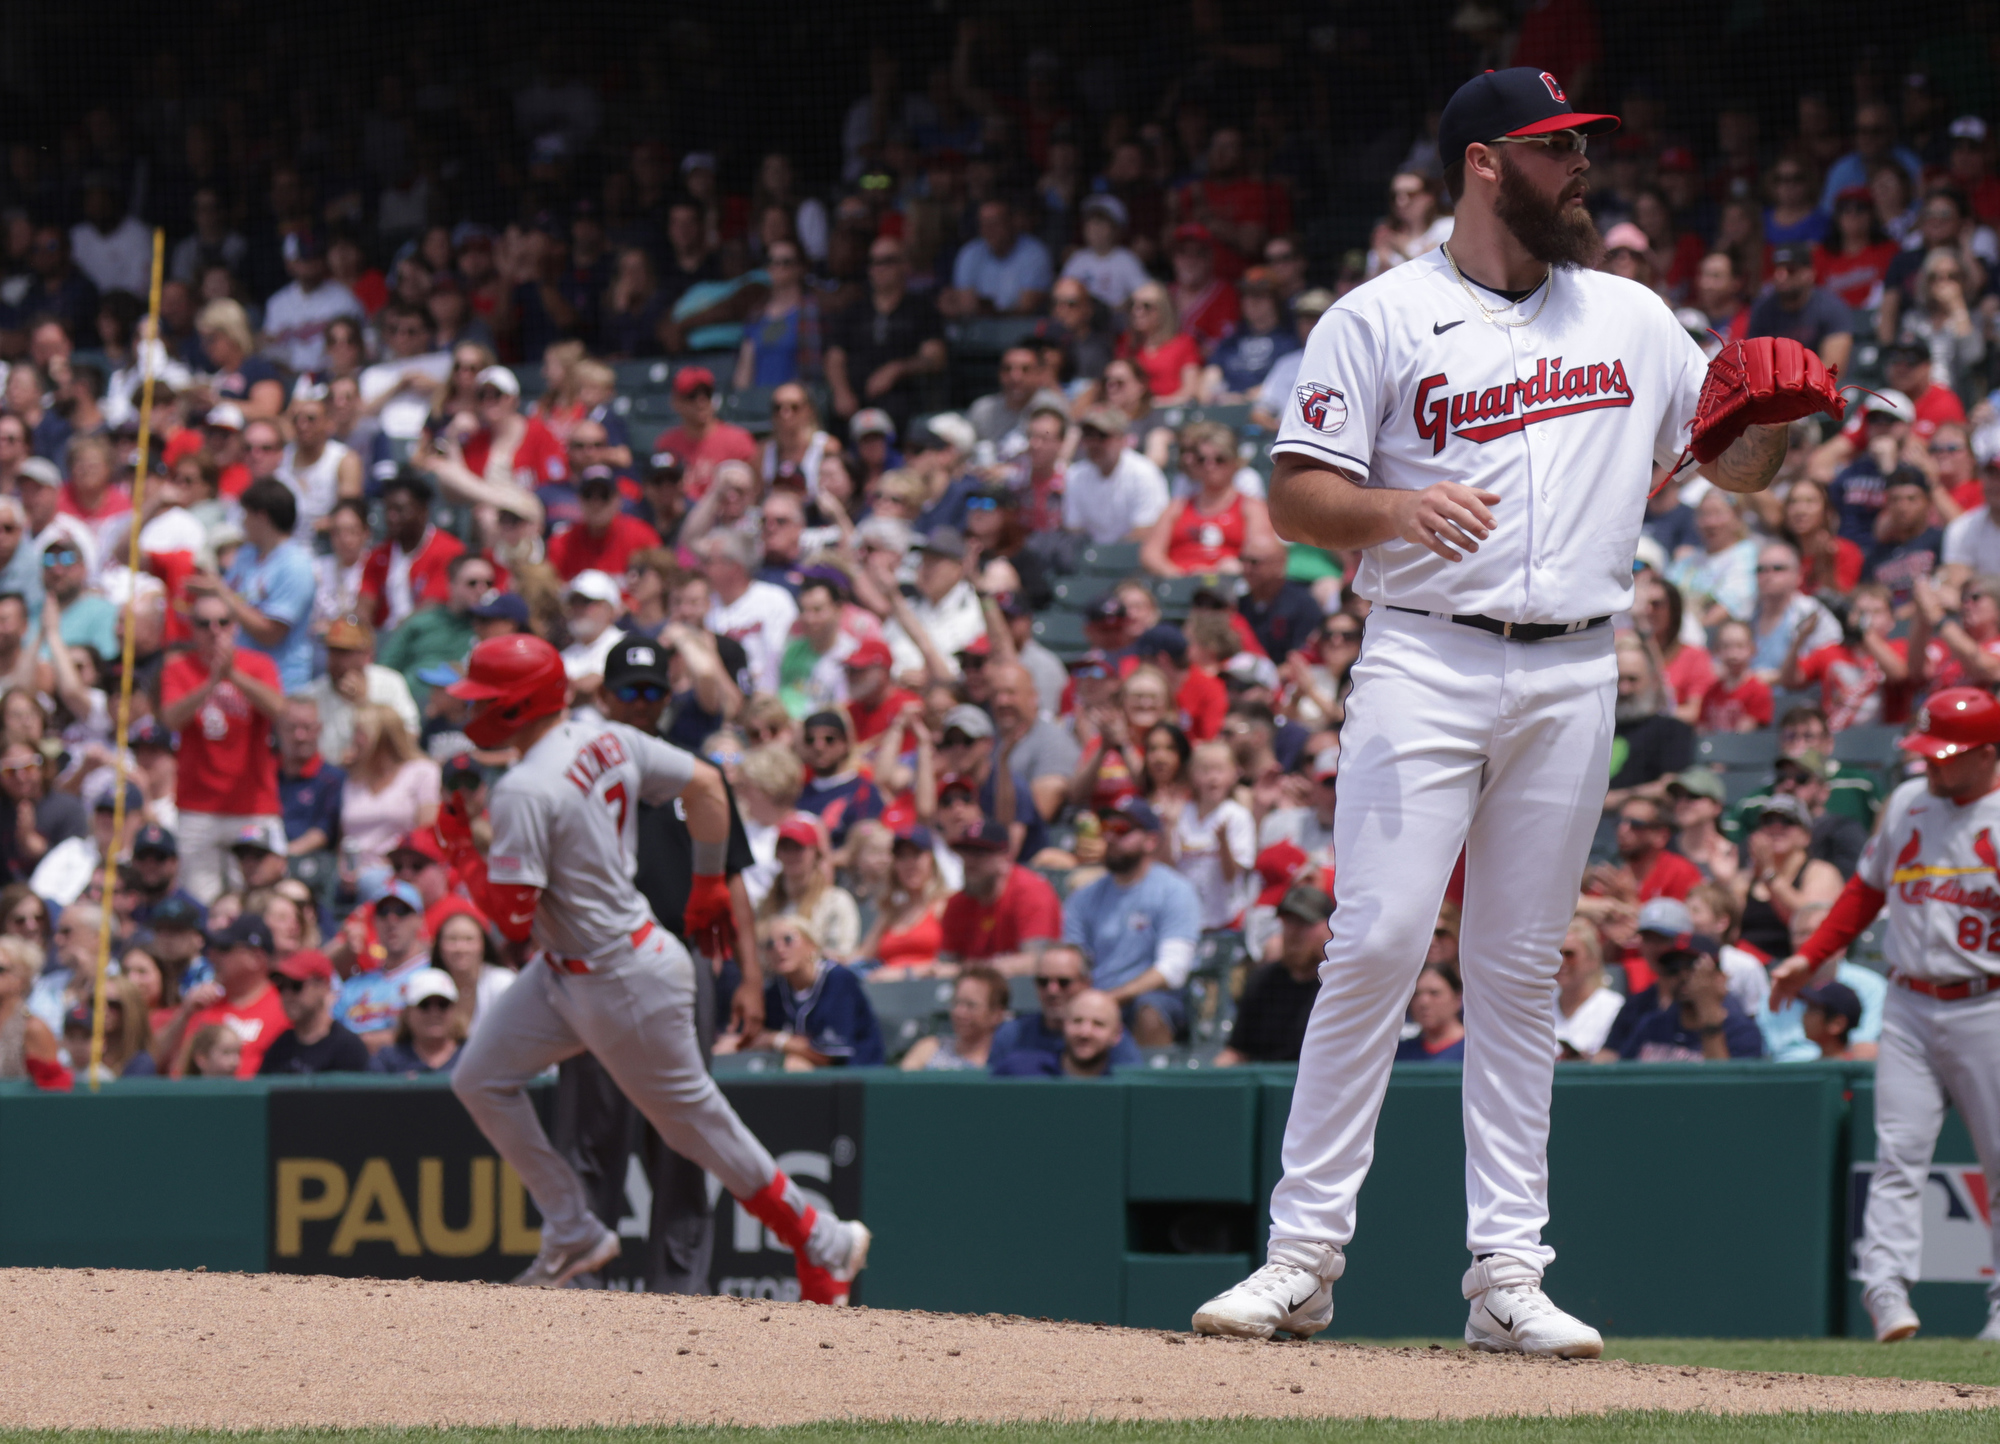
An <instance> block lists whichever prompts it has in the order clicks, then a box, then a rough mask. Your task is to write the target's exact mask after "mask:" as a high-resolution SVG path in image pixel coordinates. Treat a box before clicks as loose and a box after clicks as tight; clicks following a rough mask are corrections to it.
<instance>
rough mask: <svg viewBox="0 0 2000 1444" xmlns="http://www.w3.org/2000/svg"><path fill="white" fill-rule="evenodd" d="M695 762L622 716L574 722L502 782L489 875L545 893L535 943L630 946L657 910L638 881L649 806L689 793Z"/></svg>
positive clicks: (585, 954) (563, 947) (572, 950)
mask: <svg viewBox="0 0 2000 1444" xmlns="http://www.w3.org/2000/svg"><path fill="white" fill-rule="evenodd" d="M693 776H694V758H693V757H692V756H690V755H689V754H688V753H685V752H683V751H681V750H680V748H678V747H670V746H668V745H667V744H666V743H664V742H662V741H660V739H659V738H657V737H649V736H647V735H646V734H645V733H643V732H640V731H638V730H637V729H635V728H632V727H627V726H625V725H624V724H623V723H619V722H584V721H579V720H577V719H575V718H571V719H569V720H568V721H566V722H564V723H563V724H562V725H561V726H559V727H556V728H554V729H552V730H551V731H550V732H549V733H548V735H547V736H545V737H543V738H542V739H541V740H540V741H539V742H537V743H536V744H535V745H534V746H533V747H531V748H529V749H528V755H527V756H525V757H523V758H522V759H521V760H520V761H519V762H517V763H515V764H514V765H513V766H512V767H510V768H508V769H507V772H506V775H505V776H503V777H502V778H501V779H500V780H499V782H497V783H495V784H494V787H493V801H492V808H491V811H492V817H493V844H492V847H491V848H490V849H489V850H488V853H487V859H486V869H487V876H488V877H489V878H490V879H491V880H492V881H494V882H496V883H516V884H520V885H523V886H527V887H538V888H540V889H541V890H542V900H541V906H540V908H538V909H537V911H536V913H535V927H534V932H533V934H532V940H533V942H534V943H535V945H536V946H537V947H540V948H543V949H546V950H547V951H548V952H550V953H553V954H555V955H556V956H557V957H565V958H582V959H585V960H591V959H596V958H608V957H612V956H615V955H618V954H621V953H625V952H629V951H630V950H631V946H632V935H633V933H635V932H637V931H638V930H639V929H640V928H642V927H644V926H645V925H646V924H647V923H649V922H651V921H653V915H652V913H651V912H649V911H648V910H647V907H646V900H645V899H644V898H642V897H641V896H640V895H639V890H638V889H637V888H636V887H634V886H633V884H632V878H633V876H634V874H635V872H636V871H637V868H638V846H639V804H640V803H642V802H650V803H655V804H658V803H663V802H668V801H671V800H672V799H673V798H676V797H678V796H680V794H681V790H682V789H683V788H685V787H686V786H687V784H688V782H689V780H690V779H692V778H693Z"/></svg>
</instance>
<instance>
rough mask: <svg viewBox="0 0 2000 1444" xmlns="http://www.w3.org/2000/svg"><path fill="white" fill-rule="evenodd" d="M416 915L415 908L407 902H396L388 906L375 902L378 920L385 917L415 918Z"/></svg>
mask: <svg viewBox="0 0 2000 1444" xmlns="http://www.w3.org/2000/svg"><path fill="white" fill-rule="evenodd" d="M416 915H417V914H416V912H415V910H414V909H412V908H411V907H410V906H409V905H408V904H407V903H394V904H391V905H388V906H384V905H383V904H382V903H376V904H375V918H376V921H378V922H379V921H381V920H382V919H383V918H413V917H415V916H416Z"/></svg>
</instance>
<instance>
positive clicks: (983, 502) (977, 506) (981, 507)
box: [965, 496, 1000, 511]
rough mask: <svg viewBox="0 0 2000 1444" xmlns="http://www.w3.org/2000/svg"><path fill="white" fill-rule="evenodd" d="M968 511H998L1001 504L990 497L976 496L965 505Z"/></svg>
mask: <svg viewBox="0 0 2000 1444" xmlns="http://www.w3.org/2000/svg"><path fill="white" fill-rule="evenodd" d="M965 509H966V510H967V511H998V510H999V509H1000V503H999V502H998V501H996V500H995V499H994V498H992V497H990V496H975V497H971V498H969V499H968V500H967V501H966V503H965Z"/></svg>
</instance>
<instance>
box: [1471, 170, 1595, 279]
mask: <svg viewBox="0 0 2000 1444" xmlns="http://www.w3.org/2000/svg"><path fill="white" fill-rule="evenodd" d="M1496 148H1497V149H1498V150H1499V151H1500V194H1499V196H1498V198H1497V199H1496V200H1495V202H1494V205H1493V213H1494V214H1495V215H1496V216H1498V217H1499V219H1500V223H1501V224H1502V225H1504V226H1506V227H1507V229H1508V230H1510V231H1512V232H1513V233H1514V239H1515V240H1517V241H1519V242H1520V243H1521V245H1522V247H1523V248H1524V249H1525V250H1526V251H1527V252H1528V254H1529V255H1531V256H1533V257H1534V258H1535V259H1536V260H1538V261H1540V262H1542V263H1543V264H1545V265H1550V266H1563V267H1568V268H1572V269H1586V270H1587V269H1589V268H1590V267H1592V266H1595V265H1596V264H1597V258H1598V257H1599V256H1600V255H1602V254H1603V252H1604V240H1603V238H1602V237H1601V236H1599V235H1598V234H1597V222H1596V221H1594V220H1593V219H1591V215H1590V212H1589V211H1588V210H1586V209H1585V208H1584V207H1583V206H1581V205H1572V204H1571V203H1570V202H1571V201H1572V200H1574V199H1575V198H1577V197H1579V196H1581V195H1582V194H1583V193H1584V192H1585V191H1586V190H1587V189H1589V187H1588V185H1587V184H1586V183H1585V181H1584V179H1583V177H1582V176H1580V175H1579V176H1577V177H1575V178H1573V179H1572V180H1571V181H1570V182H1569V183H1568V184H1567V185H1565V186H1564V187H1563V188H1562V190H1561V191H1560V192H1558V193H1557V195H1556V196H1555V197H1554V198H1553V199H1551V198H1550V197H1548V196H1546V195H1544V194H1543V193H1542V192H1541V191H1540V190H1539V189H1538V188H1537V187H1536V185H1535V183H1534V182H1533V181H1532V180H1530V179H1529V178H1528V175H1527V173H1526V172H1525V171H1523V170H1522V169H1521V168H1520V167H1519V166H1518V165H1516V164H1515V162H1514V158H1513V156H1511V155H1509V154H1508V153H1507V148H1506V147H1505V146H1500V147H1496Z"/></svg>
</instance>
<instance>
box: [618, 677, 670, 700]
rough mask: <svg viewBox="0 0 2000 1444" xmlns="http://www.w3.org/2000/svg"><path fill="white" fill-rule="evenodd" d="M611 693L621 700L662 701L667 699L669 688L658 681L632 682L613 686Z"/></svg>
mask: <svg viewBox="0 0 2000 1444" xmlns="http://www.w3.org/2000/svg"><path fill="white" fill-rule="evenodd" d="M611 695H612V696H613V697H615V698H617V699H618V700H619V701H620V702H660V701H664V700H665V699H666V696H667V689H666V688H665V687H662V686H660V685H659V684H658V683H657V682H632V683H628V684H626V685H624V686H622V687H613V688H612V689H611Z"/></svg>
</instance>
